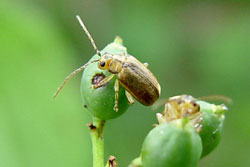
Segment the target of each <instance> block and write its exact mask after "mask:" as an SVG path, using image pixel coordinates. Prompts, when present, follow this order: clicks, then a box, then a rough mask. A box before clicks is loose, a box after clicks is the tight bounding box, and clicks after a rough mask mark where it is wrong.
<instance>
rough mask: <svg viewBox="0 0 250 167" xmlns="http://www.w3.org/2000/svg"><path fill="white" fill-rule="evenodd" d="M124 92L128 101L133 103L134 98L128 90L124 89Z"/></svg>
mask: <svg viewBox="0 0 250 167" xmlns="http://www.w3.org/2000/svg"><path fill="white" fill-rule="evenodd" d="M125 94H126V97H127V99H128V103H129V104H131V105H133V104H134V102H135V101H134V99H133V96H132V95H131V94H130V93H129V92H128V91H125Z"/></svg>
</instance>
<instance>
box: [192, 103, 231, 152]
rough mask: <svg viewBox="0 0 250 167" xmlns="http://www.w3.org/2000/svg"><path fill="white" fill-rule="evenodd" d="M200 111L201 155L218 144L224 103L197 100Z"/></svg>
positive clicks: (224, 108)
mask: <svg viewBox="0 0 250 167" xmlns="http://www.w3.org/2000/svg"><path fill="white" fill-rule="evenodd" d="M197 103H198V104H199V105H200V111H201V112H202V126H201V130H200V132H199V134H200V137H201V140H202V147H203V150H202V156H201V157H204V156H206V155H208V154H209V153H210V152H212V151H213V150H214V149H215V148H216V146H217V145H218V144H219V142H220V139H221V131H222V127H223V121H224V114H223V113H224V112H225V111H226V110H227V109H226V107H225V106H224V105H217V106H216V105H214V104H210V103H207V102H204V101H197Z"/></svg>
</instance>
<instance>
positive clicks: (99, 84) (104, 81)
mask: <svg viewBox="0 0 250 167" xmlns="http://www.w3.org/2000/svg"><path fill="white" fill-rule="evenodd" d="M114 76H115V74H111V75H109V76H107V77H105V78H104V79H103V80H101V81H100V82H99V83H98V84H96V85H92V88H93V89H97V88H99V87H102V86H104V85H105V84H107V83H108V82H109V81H110V80H111V79H112V78H113V77H114Z"/></svg>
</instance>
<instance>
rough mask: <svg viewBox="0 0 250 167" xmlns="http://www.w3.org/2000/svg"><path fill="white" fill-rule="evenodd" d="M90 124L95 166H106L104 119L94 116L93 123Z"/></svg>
mask: <svg viewBox="0 0 250 167" xmlns="http://www.w3.org/2000/svg"><path fill="white" fill-rule="evenodd" d="M88 126H89V128H90V136H91V140H92V152H93V167H104V141H103V135H102V133H103V126H104V121H102V120H100V119H98V118H95V117H93V123H92V124H89V125H88Z"/></svg>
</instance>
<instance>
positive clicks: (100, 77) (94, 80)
mask: <svg viewBox="0 0 250 167" xmlns="http://www.w3.org/2000/svg"><path fill="white" fill-rule="evenodd" d="M104 78H105V75H104V74H103V73H101V74H95V75H94V76H93V78H92V85H97V84H99V83H100V82H101V81H102V80H103V79H104Z"/></svg>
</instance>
